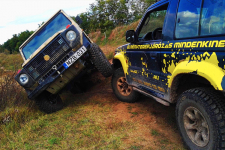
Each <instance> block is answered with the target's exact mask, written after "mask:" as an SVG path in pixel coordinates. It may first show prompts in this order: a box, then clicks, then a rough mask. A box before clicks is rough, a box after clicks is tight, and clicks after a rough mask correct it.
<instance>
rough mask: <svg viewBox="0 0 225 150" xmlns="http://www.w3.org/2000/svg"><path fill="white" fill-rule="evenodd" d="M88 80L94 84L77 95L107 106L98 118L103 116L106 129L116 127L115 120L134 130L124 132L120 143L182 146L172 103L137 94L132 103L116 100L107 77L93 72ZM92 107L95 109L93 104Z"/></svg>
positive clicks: (159, 146) (144, 146) (143, 145)
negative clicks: (137, 97) (162, 102)
mask: <svg viewBox="0 0 225 150" xmlns="http://www.w3.org/2000/svg"><path fill="white" fill-rule="evenodd" d="M90 80H91V81H92V82H93V81H94V82H95V85H94V86H93V87H91V88H90V89H88V91H87V92H85V93H83V94H79V95H80V96H81V97H83V96H84V97H86V96H87V95H88V97H87V99H93V100H94V101H95V103H97V104H101V106H104V107H107V106H108V107H109V109H110V112H109V113H107V114H105V117H106V118H99V119H102V120H104V123H106V124H107V126H108V128H109V130H116V128H117V127H116V126H115V124H117V125H118V124H121V126H123V125H124V123H126V122H130V124H133V127H134V128H135V130H133V131H132V132H128V137H127V138H125V139H123V142H124V143H126V144H128V145H131V144H136V146H139V147H140V149H149V148H151V149H184V147H183V143H182V140H181V137H180V135H179V133H178V129H177V126H176V120H175V106H170V107H166V106H163V105H161V104H159V103H157V102H155V101H154V100H153V99H151V98H148V97H145V96H141V97H140V98H139V101H138V102H136V103H124V102H120V101H119V100H118V99H117V98H116V96H115V95H114V93H113V91H112V88H111V78H107V79H105V78H104V77H103V76H102V75H101V74H100V73H98V72H96V73H94V74H92V76H91V77H90ZM90 105H91V104H90ZM93 109H97V108H96V106H95V104H94V105H93ZM125 132H126V131H125ZM121 134H122V133H121ZM137 139H138V140H137Z"/></svg>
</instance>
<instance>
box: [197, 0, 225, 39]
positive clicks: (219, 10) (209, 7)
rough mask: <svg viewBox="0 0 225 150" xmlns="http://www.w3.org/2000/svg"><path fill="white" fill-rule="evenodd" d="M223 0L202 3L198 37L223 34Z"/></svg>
mask: <svg viewBox="0 0 225 150" xmlns="http://www.w3.org/2000/svg"><path fill="white" fill-rule="evenodd" d="M224 8H225V0H208V1H206V0H205V1H204V3H203V8H202V14H201V30H200V35H215V34H222V33H225V10H224Z"/></svg>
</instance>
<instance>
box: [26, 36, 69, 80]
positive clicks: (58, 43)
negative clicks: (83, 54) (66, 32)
mask: <svg viewBox="0 0 225 150" xmlns="http://www.w3.org/2000/svg"><path fill="white" fill-rule="evenodd" d="M68 49H69V46H68V44H67V43H66V42H65V41H64V40H63V38H62V37H61V36H57V37H56V38H55V39H54V40H53V41H52V42H51V43H49V44H48V45H47V46H46V47H45V48H44V49H43V50H42V52H41V53H39V54H38V55H37V56H36V57H35V58H34V59H33V60H32V62H31V63H29V64H28V65H27V66H26V67H25V68H26V70H27V72H29V74H30V76H32V77H33V78H34V80H37V79H38V78H39V77H40V76H41V75H43V74H45V73H46V71H47V70H49V69H50V68H49V67H51V66H53V65H54V64H55V63H56V62H57V60H60V58H61V59H62V57H63V56H65V55H66V53H67V50H68ZM45 55H48V56H49V57H50V59H49V60H48V61H45V60H44V56H45Z"/></svg>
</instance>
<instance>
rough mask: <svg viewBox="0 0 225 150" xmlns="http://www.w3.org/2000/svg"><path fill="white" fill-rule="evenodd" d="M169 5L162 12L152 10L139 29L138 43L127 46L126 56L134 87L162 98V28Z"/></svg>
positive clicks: (163, 7)
mask: <svg viewBox="0 0 225 150" xmlns="http://www.w3.org/2000/svg"><path fill="white" fill-rule="evenodd" d="M166 9H167V5H164V6H162V8H161V9H160V10H158V9H157V10H150V11H149V12H147V13H146V15H145V17H144V18H143V21H142V23H141V24H140V25H139V27H138V28H137V31H136V33H137V34H138V42H137V43H135V44H129V45H128V46H127V51H126V55H127V56H128V58H129V61H130V66H129V69H128V72H129V77H130V80H131V81H132V84H133V85H134V86H137V87H138V88H140V89H142V90H144V91H147V92H151V93H152V94H153V95H156V96H158V97H162V96H161V95H160V93H162V92H163V91H164V90H162V89H161V87H160V86H159V85H160V81H159V79H160V74H161V59H160V51H161V48H162V45H163V44H162V27H163V23H164V19H165V15H166Z"/></svg>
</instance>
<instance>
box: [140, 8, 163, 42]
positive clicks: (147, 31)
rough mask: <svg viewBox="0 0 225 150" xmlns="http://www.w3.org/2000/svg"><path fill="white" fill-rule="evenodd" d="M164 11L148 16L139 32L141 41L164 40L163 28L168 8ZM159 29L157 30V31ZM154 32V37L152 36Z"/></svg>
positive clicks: (154, 12)
mask: <svg viewBox="0 0 225 150" xmlns="http://www.w3.org/2000/svg"><path fill="white" fill-rule="evenodd" d="M162 9H163V10H159V11H153V12H151V13H149V14H148V15H147V17H146V18H145V21H144V22H143V25H142V28H141V30H140V32H139V35H138V37H139V40H141V41H147V40H157V39H162V27H163V24H164V19H165V16H166V9H167V6H166V7H164V8H162ZM156 29H157V30H156ZM153 31H155V32H154V36H153V35H152V34H153Z"/></svg>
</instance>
